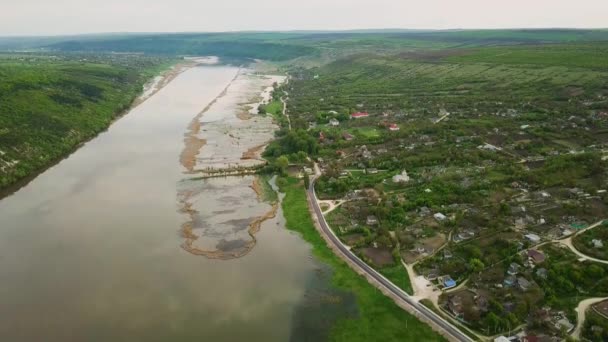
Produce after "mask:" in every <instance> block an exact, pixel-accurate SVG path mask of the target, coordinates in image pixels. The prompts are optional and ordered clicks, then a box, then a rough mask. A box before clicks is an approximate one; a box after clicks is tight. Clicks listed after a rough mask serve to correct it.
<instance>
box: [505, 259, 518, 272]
mask: <svg viewBox="0 0 608 342" xmlns="http://www.w3.org/2000/svg"><path fill="white" fill-rule="evenodd" d="M507 273H508V274H510V275H516V274H518V273H519V264H516V263H514V262H512V263H511V265H509V269H508V270H507Z"/></svg>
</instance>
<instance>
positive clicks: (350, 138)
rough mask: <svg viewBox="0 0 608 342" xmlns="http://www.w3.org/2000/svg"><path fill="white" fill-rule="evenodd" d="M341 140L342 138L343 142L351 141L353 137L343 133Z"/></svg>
mask: <svg viewBox="0 0 608 342" xmlns="http://www.w3.org/2000/svg"><path fill="white" fill-rule="evenodd" d="M342 138H344V140H346V141H351V140H353V139H354V138H355V137H353V135H352V134H350V133H348V132H344V133H342Z"/></svg>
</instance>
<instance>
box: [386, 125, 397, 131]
mask: <svg viewBox="0 0 608 342" xmlns="http://www.w3.org/2000/svg"><path fill="white" fill-rule="evenodd" d="M388 130H389V131H391V132H397V131H398V130H399V126H397V124H391V125H390V126H388Z"/></svg>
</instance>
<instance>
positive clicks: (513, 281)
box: [503, 275, 517, 287]
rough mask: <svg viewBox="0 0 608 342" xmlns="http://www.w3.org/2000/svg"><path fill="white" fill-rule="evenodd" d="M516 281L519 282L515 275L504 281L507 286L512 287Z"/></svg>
mask: <svg viewBox="0 0 608 342" xmlns="http://www.w3.org/2000/svg"><path fill="white" fill-rule="evenodd" d="M515 282H517V278H515V276H512V275H510V276H508V277H506V278H505V280H504V281H503V284H504V285H505V286H506V287H511V286H513V285H515Z"/></svg>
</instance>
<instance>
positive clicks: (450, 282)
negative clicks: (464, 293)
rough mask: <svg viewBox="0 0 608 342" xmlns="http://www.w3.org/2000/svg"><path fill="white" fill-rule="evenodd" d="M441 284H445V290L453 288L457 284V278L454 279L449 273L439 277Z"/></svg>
mask: <svg viewBox="0 0 608 342" xmlns="http://www.w3.org/2000/svg"><path fill="white" fill-rule="evenodd" d="M438 282H439V285H441V286H443V289H444V290H447V289H451V288H452V287H455V286H456V280H454V279H452V277H451V276H449V275H444V276H441V277H439V279H438Z"/></svg>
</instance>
